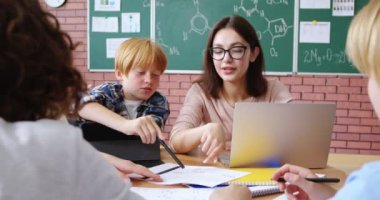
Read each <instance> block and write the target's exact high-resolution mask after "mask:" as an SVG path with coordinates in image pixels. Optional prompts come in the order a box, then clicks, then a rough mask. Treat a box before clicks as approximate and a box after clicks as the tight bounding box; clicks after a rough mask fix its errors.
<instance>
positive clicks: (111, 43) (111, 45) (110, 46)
mask: <svg viewBox="0 0 380 200" xmlns="http://www.w3.org/2000/svg"><path fill="white" fill-rule="evenodd" d="M125 40H128V38H107V39H106V46H107V49H106V51H107V58H115V55H116V51H117V49H118V48H119V46H120V44H121V43H122V42H124V41H125Z"/></svg>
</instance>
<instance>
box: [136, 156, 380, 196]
mask: <svg viewBox="0 0 380 200" xmlns="http://www.w3.org/2000/svg"><path fill="white" fill-rule="evenodd" d="M177 156H178V158H179V159H180V160H181V161H182V162H183V163H184V164H185V165H198V166H210V164H207V165H206V164H203V163H202V161H203V159H204V156H203V155H201V154H200V153H199V152H193V153H191V154H187V155H185V154H178V155H177ZM161 159H162V160H163V161H164V162H166V163H175V162H174V160H173V159H172V158H171V157H170V155H169V154H168V153H167V152H166V151H165V150H164V149H161ZM377 160H380V156H373V155H357V154H335V153H330V154H329V158H328V162H327V165H328V166H327V167H326V168H324V169H313V171H314V172H316V173H322V174H326V176H328V177H337V178H340V180H341V181H340V183H332V184H331V186H332V187H333V188H335V189H339V188H341V187H342V186H343V185H344V182H345V180H346V178H347V176H348V175H349V174H350V173H351V172H353V171H355V170H357V169H359V168H360V167H361V166H362V165H363V164H364V163H367V162H371V161H377ZM212 166H215V167H221V168H224V166H223V165H222V164H221V163H219V162H217V163H215V164H212ZM133 186H136V187H161V188H162V187H168V188H178V187H184V186H179V185H174V186H162V185H156V184H152V183H148V182H145V181H138V180H134V181H133ZM277 196H279V195H278V194H274V195H268V196H264V197H260V198H255V199H273V198H275V197H277Z"/></svg>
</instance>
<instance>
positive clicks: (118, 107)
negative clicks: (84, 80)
mask: <svg viewBox="0 0 380 200" xmlns="http://www.w3.org/2000/svg"><path fill="white" fill-rule="evenodd" d="M89 102H97V103H99V104H101V105H103V106H105V107H106V108H108V109H109V110H112V111H113V112H115V113H117V114H119V115H121V116H123V117H125V118H127V119H130V118H131V116H129V114H128V111H127V107H126V106H125V104H124V92H123V86H122V85H121V84H120V83H116V82H105V83H103V84H101V85H99V86H97V87H95V88H93V89H91V90H90V91H89V92H88V94H86V95H84V96H83V97H82V99H81V103H82V104H86V103H89ZM169 113H170V110H169V103H168V101H167V100H166V98H165V97H164V96H162V95H161V94H160V93H159V92H155V93H153V95H152V96H151V97H150V98H149V99H147V100H146V101H143V102H142V103H141V104H140V105H139V106H138V108H137V116H136V117H137V118H138V117H141V116H146V115H151V116H152V117H153V118H154V120H155V121H156V123H157V124H158V125H159V126H160V127H161V128H163V126H164V125H165V123H166V120H167V119H168V116H169Z"/></svg>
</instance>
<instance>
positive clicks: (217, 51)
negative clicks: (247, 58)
mask: <svg viewBox="0 0 380 200" xmlns="http://www.w3.org/2000/svg"><path fill="white" fill-rule="evenodd" d="M247 48H248V47H246V46H234V47H231V48H230V49H223V48H221V47H213V48H211V49H210V55H211V57H212V58H213V59H214V60H223V59H224V56H225V55H226V52H228V54H230V57H231V58H232V59H235V60H239V59H241V58H242V57H243V56H244V54H245V51H246V50H247Z"/></svg>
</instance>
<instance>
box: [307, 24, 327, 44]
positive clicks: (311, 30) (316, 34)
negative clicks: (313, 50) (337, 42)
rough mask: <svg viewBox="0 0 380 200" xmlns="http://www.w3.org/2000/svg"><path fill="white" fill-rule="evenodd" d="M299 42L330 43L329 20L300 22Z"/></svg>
mask: <svg viewBox="0 0 380 200" xmlns="http://www.w3.org/2000/svg"><path fill="white" fill-rule="evenodd" d="M300 43H327V44H329V43H330V22H315V21H314V22H309V21H307V22H306V21H303V22H300Z"/></svg>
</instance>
